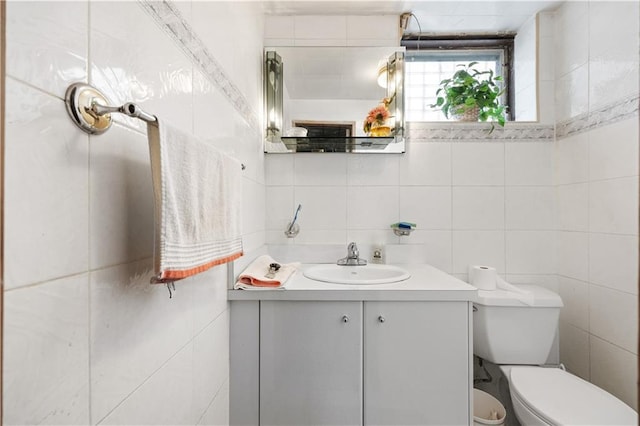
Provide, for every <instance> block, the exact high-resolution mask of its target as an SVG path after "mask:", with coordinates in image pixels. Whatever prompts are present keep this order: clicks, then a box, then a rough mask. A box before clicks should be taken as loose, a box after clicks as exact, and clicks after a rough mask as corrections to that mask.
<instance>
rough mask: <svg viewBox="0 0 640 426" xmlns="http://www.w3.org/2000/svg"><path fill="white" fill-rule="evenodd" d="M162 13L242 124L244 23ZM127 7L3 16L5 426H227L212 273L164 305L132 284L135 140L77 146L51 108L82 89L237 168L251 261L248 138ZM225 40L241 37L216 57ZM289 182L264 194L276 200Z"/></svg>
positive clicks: (125, 128)
mask: <svg viewBox="0 0 640 426" xmlns="http://www.w3.org/2000/svg"><path fill="white" fill-rule="evenodd" d="M165 6H169V7H175V8H176V10H178V11H179V14H180V15H181V16H182V18H184V19H186V24H187V26H188V27H190V28H191V29H192V30H193V31H194V34H196V35H197V36H198V37H200V38H201V40H202V44H203V45H204V46H206V48H208V49H209V52H208V53H207V54H208V55H210V57H213V58H215V60H216V61H217V62H218V63H219V64H220V66H221V69H222V72H223V73H224V75H223V76H222V77H221V78H222V80H224V79H225V78H227V81H226V82H225V81H222V83H223V84H226V85H227V86H225V87H224V88H225V89H228V88H229V85H233V86H234V87H235V88H237V89H238V90H239V91H240V93H241V95H242V96H243V97H244V98H245V100H246V102H248V103H249V104H250V105H252V106H254V107H255V110H256V111H258V110H259V109H260V108H259V107H258V105H259V99H260V98H261V96H262V82H261V77H260V72H261V68H262V65H261V63H262V43H263V27H262V19H263V18H262V9H261V7H259V5H257V4H256V3H242V2H236V3H233V2H193V4H192V3H191V2H180V3H178V4H174V3H172V2H169V3H167V4H165ZM144 7H145V4H143V3H142V2H122V3H118V4H113V3H106V2H89V1H83V2H69V3H66V2H55V3H50V2H42V3H30V4H26V3H20V2H11V3H8V5H7V49H8V61H7V65H8V66H7V74H8V76H7V86H6V87H7V99H6V106H7V108H6V111H7V121H6V124H7V127H6V135H5V140H6V152H5V158H6V172H5V173H6V175H5V179H6V180H5V182H6V188H5V197H6V200H7V203H6V210H5V222H4V229H5V253H6V256H5V266H6V273H5V277H4V278H5V291H6V294H5V299H4V300H5V304H4V309H5V311H4V314H5V330H4V365H3V371H4V372H5V373H4V375H3V376H4V392H3V403H4V407H3V408H4V419H3V420H4V422H5V423H7V424H40V423H46V424H83V425H84V424H97V423H98V422H102V423H111V424H114V423H117V424H142V423H144V424H167V423H171V424H196V423H201V424H226V423H227V422H228V374H229V373H228V357H229V349H228V348H229V335H228V330H229V328H228V304H227V297H226V288H227V281H226V267H225V266H220V267H216V268H213V269H211V270H209V271H207V272H206V273H203V274H201V275H199V276H197V277H194V278H191V279H187V280H184V281H181V282H179V283H177V284H176V293H175V294H174V297H173V299H169V297H168V296H169V294H168V292H167V289H166V288H165V287H164V286H152V285H150V284H149V277H150V273H151V272H150V257H151V255H152V238H153V209H152V198H151V182H150V173H149V159H148V147H147V143H146V127H145V125H144V123H142V122H140V121H137V120H132V119H129V118H125V117H117V118H116V124H115V125H114V127H113V128H112V129H111V130H110V131H109V132H108V133H106V134H105V135H101V136H91V137H90V136H88V135H86V134H84V133H82V132H81V131H79V130H78V129H76V128H75V127H74V126H73V125H72V123H71V121H70V120H69V118H68V117H67V112H66V110H65V106H64V101H63V99H62V98H63V95H64V92H65V90H66V87H67V85H68V84H69V83H71V82H73V81H78V80H81V81H89V82H90V83H92V84H93V85H95V86H96V87H98V88H99V89H101V90H102V91H104V92H105V93H106V94H107V95H108V97H109V98H111V101H112V102H113V103H123V102H125V101H135V102H138V103H140V104H141V105H142V106H143V108H144V109H145V110H148V111H149V112H151V113H153V114H157V115H158V116H159V117H160V118H161V119H166V120H169V121H171V122H172V123H173V124H174V125H177V126H179V127H181V128H183V129H184V130H186V131H189V132H192V133H194V134H196V135H199V136H201V137H203V138H205V139H207V140H208V141H209V142H210V143H211V144H213V145H215V146H216V147H218V148H219V149H221V150H223V151H225V152H227V153H229V154H230V155H232V156H234V157H236V158H238V159H239V160H240V161H242V162H243V163H245V164H246V165H247V170H245V173H244V175H243V191H244V197H243V199H244V205H243V212H244V216H243V225H244V248H245V250H252V249H254V248H257V247H261V246H263V245H264V242H265V238H266V234H265V215H264V211H265V207H266V200H267V197H266V195H267V193H266V191H265V171H264V156H263V153H262V142H261V138H260V129H259V128H253V127H251V125H248V124H247V123H248V121H251V120H247V121H245V118H247V117H248V116H249V115H250V114H251V112H250V111H249V112H247V113H244V112H240V111H239V110H238V109H237V108H236V106H234V104H232V103H231V102H230V100H229V97H228V96H226V95H224V94H223V92H222V91H221V87H219V86H218V83H216V82H215V81H214V80H213V79H211V80H210V79H209V78H210V77H207V75H206V74H205V73H207V72H209V71H208V70H201V69H199V66H198V65H197V64H195V63H193V62H191V59H190V57H189V56H188V55H187V54H185V51H184V50H183V49H182V48H181V47H180V46H178V45H177V44H176V41H174V40H173V39H172V38H170V36H169V34H168V33H166V32H165V31H164V30H163V29H162V28H161V26H160V25H159V22H157V21H156V20H155V19H154V18H153V17H152V14H150V13H148V11H147V10H145V9H144ZM172 19H180V18H176V17H175V16H174V17H173V18H172ZM236 28H243V29H244V30H243V37H242V38H241V39H234V40H233V42H232V41H231V39H230V38H229V37H228V35H229V34H231V33H232V32H233V31H235V29H236ZM131 40H135V43H132V42H131ZM254 114H255V111H254ZM255 115H256V116H257V114H255ZM212 129H213V130H212ZM344 167H345V171H346V163H345V165H344ZM293 176H294V174H293V170H291V173H290V174H289V176H288V177H287V176H281V177H280V178H276V181H278V179H280V182H286V183H287V184H293V181H288V179H293ZM345 182H346V181H345ZM345 202H346V201H345ZM289 213H290V210H288V211H287V214H289ZM283 216H284V213H283ZM345 220H346V218H345V217H343V222H344V221H345Z"/></svg>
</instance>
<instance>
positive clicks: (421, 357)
mask: <svg viewBox="0 0 640 426" xmlns="http://www.w3.org/2000/svg"><path fill="white" fill-rule="evenodd" d="M470 310H471V304H470V302H468V301H404V300H403V301H367V300H365V301H290V300H286V301H281V300H262V301H259V302H258V301H233V302H232V306H231V327H232V330H231V379H230V398H231V404H230V410H231V413H230V422H231V424H232V425H261V426H266V425H296V426H303V425H366V426H373V425H387V426H388V425H446V424H451V425H462V424H469V423H470V420H471V414H470V395H471V388H472V383H471V380H472V378H471V373H470V368H471V351H472V350H471V341H470V330H471V323H470V315H471V314H470ZM258 336H259V339H258Z"/></svg>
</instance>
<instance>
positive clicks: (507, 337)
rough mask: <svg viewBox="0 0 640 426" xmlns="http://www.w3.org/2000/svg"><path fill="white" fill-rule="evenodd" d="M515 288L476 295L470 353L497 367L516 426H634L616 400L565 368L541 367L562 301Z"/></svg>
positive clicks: (551, 295) (628, 411) (538, 291)
mask: <svg viewBox="0 0 640 426" xmlns="http://www.w3.org/2000/svg"><path fill="white" fill-rule="evenodd" d="M516 287H517V288H516V290H517V291H509V290H493V291H485V290H479V291H478V296H477V299H476V301H475V302H474V317H473V350H474V354H475V355H477V356H479V357H480V358H482V359H484V360H487V361H490V362H492V363H494V364H496V365H498V366H500V368H501V370H502V371H503V373H504V375H505V377H506V378H507V380H508V381H509V389H510V395H511V400H512V404H513V409H514V411H515V413H514V414H515V417H516V418H517V419H518V420H519V421H520V423H521V424H523V425H527V426H528V425H637V424H638V414H637V413H636V412H635V411H634V410H633V409H632V408H631V407H629V406H628V405H626V404H625V403H624V402H622V401H620V400H619V399H617V398H616V397H615V396H613V395H611V394H610V393H608V392H606V391H605V390H603V389H600V388H599V387H597V386H595V385H593V384H591V383H589V382H587V381H585V380H582V379H581V378H579V377H577V376H574V375H572V374H570V373H568V372H566V371H564V370H563V369H560V368H549V367H541V366H540V365H542V364H544V363H545V362H546V360H547V358H548V356H549V353H550V351H551V347H552V345H553V342H554V338H555V335H556V330H557V327H558V318H559V315H560V309H561V308H562V306H563V304H562V300H561V299H560V296H558V295H557V294H555V293H554V292H552V291H550V290H548V289H546V288H543V287H538V286H529V285H527V286H524V285H522V286H516ZM523 295H526V297H524V296H523Z"/></svg>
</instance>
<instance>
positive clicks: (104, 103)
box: [64, 83, 157, 135]
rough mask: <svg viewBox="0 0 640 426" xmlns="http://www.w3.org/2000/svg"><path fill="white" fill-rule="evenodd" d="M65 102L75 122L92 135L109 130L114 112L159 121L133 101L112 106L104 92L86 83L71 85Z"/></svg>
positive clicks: (148, 120)
mask: <svg viewBox="0 0 640 426" xmlns="http://www.w3.org/2000/svg"><path fill="white" fill-rule="evenodd" d="M64 102H65V104H66V106H67V112H68V113H69V116H70V117H71V120H72V121H73V122H74V124H75V125H76V126H78V127H79V128H80V129H81V130H82V131H84V132H86V133H89V134H91V135H100V134H102V133H104V132H106V131H107V130H109V128H110V127H111V124H112V123H113V118H112V117H111V114H112V113H118V114H125V115H128V116H129V117H133V118H139V119H141V120H144V121H146V122H149V123H153V122H155V121H157V118H156V117H155V116H154V115H151V114H148V113H146V112H144V111H142V109H140V107H139V106H138V105H136V104H134V103H131V102H128V103H126V104H124V105H122V106H110V105H109V101H108V100H107V97H106V96H105V95H103V94H102V92H100V91H99V90H98V89H96V88H95V87H92V86H89V85H88V84H86V83H73V84H72V85H70V86H69V87H68V88H67V92H66V94H65V97H64Z"/></svg>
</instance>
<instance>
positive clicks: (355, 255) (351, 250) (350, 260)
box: [337, 242, 367, 266]
mask: <svg viewBox="0 0 640 426" xmlns="http://www.w3.org/2000/svg"><path fill="white" fill-rule="evenodd" d="M337 263H338V265H343V266H358V265H366V264H367V261H366V260H365V259H360V252H359V251H358V246H357V245H356V243H353V242H352V243H349V245H348V246H347V257H343V258H342V259H338V262H337Z"/></svg>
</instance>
